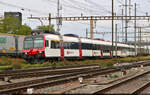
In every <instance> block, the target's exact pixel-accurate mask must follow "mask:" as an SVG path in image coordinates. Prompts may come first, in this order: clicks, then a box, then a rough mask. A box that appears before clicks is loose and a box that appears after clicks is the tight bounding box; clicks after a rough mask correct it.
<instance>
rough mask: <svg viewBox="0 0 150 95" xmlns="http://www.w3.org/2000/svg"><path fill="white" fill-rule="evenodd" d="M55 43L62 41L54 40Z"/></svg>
mask: <svg viewBox="0 0 150 95" xmlns="http://www.w3.org/2000/svg"><path fill="white" fill-rule="evenodd" d="M52 41H53V42H60V41H58V40H52Z"/></svg>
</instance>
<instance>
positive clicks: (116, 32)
mask: <svg viewBox="0 0 150 95" xmlns="http://www.w3.org/2000/svg"><path fill="white" fill-rule="evenodd" d="M115 34H116V41H115V42H116V43H115V53H116V58H117V42H118V25H117V24H116V33H115Z"/></svg>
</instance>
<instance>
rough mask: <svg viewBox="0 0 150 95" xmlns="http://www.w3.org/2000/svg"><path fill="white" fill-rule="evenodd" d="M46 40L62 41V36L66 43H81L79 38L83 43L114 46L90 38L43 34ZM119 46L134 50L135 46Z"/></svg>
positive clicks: (118, 44)
mask: <svg viewBox="0 0 150 95" xmlns="http://www.w3.org/2000/svg"><path fill="white" fill-rule="evenodd" d="M43 35H44V36H45V37H46V38H50V39H52V40H60V38H59V36H62V37H63V38H64V41H66V42H79V38H80V39H81V41H82V42H83V43H93V42H94V43H95V44H102V45H103V44H105V45H108V46H111V45H112V42H111V41H105V40H99V39H88V38H81V37H79V38H78V37H72V36H67V35H66V36H64V35H55V34H43ZM114 46H115V42H114ZM117 46H119V47H127V48H128V47H130V48H134V46H133V45H129V44H124V43H120V42H117Z"/></svg>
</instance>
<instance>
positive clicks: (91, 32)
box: [90, 17, 94, 39]
mask: <svg viewBox="0 0 150 95" xmlns="http://www.w3.org/2000/svg"><path fill="white" fill-rule="evenodd" d="M93 23H94V22H93V19H92V17H91V20H90V38H91V39H93Z"/></svg>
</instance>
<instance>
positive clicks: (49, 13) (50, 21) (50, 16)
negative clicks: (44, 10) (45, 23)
mask: <svg viewBox="0 0 150 95" xmlns="http://www.w3.org/2000/svg"><path fill="white" fill-rule="evenodd" d="M50 29H51V13H49V31H50Z"/></svg>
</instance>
